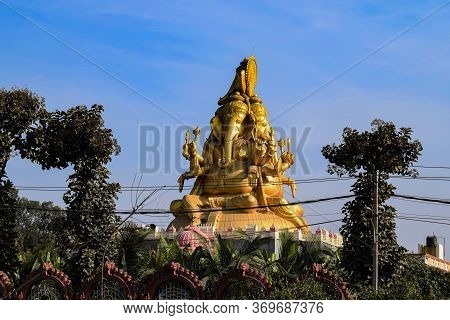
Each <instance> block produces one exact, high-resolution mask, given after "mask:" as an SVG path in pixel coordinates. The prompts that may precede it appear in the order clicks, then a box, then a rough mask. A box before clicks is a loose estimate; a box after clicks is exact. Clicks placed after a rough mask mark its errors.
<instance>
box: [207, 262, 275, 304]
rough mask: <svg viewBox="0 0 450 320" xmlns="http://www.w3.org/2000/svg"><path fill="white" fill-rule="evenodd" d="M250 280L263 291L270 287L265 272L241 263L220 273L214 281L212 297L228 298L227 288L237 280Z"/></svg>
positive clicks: (218, 298) (216, 298) (217, 298)
mask: <svg viewBox="0 0 450 320" xmlns="http://www.w3.org/2000/svg"><path fill="white" fill-rule="evenodd" d="M245 281H247V282H250V283H252V284H253V285H255V286H257V287H259V288H260V289H261V290H263V291H268V290H270V288H271V283H270V281H269V279H268V278H267V277H266V275H265V274H263V273H262V272H260V271H258V270H256V269H253V268H251V267H250V266H249V265H248V264H246V263H243V264H241V265H240V266H239V268H237V269H232V270H230V271H228V272H227V273H225V274H224V275H222V276H221V277H220V278H219V279H218V280H217V282H216V285H215V287H214V291H213V293H212V298H213V299H215V300H224V299H228V298H229V292H228V291H229V289H230V288H231V287H232V286H233V285H234V284H235V283H237V282H245Z"/></svg>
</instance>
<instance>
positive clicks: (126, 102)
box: [0, 0, 450, 256]
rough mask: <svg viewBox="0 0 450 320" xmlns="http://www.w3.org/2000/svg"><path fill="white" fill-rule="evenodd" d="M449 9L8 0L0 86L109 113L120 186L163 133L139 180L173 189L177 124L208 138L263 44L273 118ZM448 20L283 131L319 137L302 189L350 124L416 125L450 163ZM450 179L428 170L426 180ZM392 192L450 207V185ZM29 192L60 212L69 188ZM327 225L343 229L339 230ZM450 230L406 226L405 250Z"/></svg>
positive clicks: (344, 189) (25, 178)
mask: <svg viewBox="0 0 450 320" xmlns="http://www.w3.org/2000/svg"><path fill="white" fill-rule="evenodd" d="M444 3H445V1H443V0H441V1H396V2H393V1H358V2H355V1H339V2H336V1H259V2H256V1H254V2H253V1H246V2H238V1H151V2H150V1H135V0H131V1H126V2H125V1H26V2H24V1H12V0H8V1H3V0H1V1H0V36H1V39H2V47H1V50H0V86H3V87H6V88H9V87H11V86H13V85H16V86H20V87H22V86H26V87H28V88H29V89H31V90H32V91H34V92H36V93H38V94H40V95H42V96H44V97H45V99H46V102H47V106H48V108H49V109H55V108H61V109H65V108H68V107H70V106H75V105H80V104H84V105H92V104H94V103H99V104H102V105H104V106H105V121H106V125H107V126H108V127H110V128H112V129H113V132H114V134H115V136H116V137H117V139H118V140H119V143H120V145H121V146H122V153H121V154H120V155H119V156H118V157H116V158H114V160H113V162H112V163H111V164H110V166H109V167H110V170H111V172H112V180H114V181H118V182H120V183H121V184H122V185H123V186H130V185H131V183H132V180H133V177H134V175H135V174H136V173H139V171H140V166H139V158H140V150H141V149H140V145H141V143H142V141H141V142H140V138H139V128H140V127H141V126H152V127H155V128H157V129H158V130H160V132H162V136H164V137H165V140H164V141H163V142H161V145H160V147H159V149H158V150H159V151H160V163H161V165H160V170H159V171H158V172H157V173H156V174H144V176H143V179H142V184H143V185H174V184H176V179H177V177H178V175H179V174H180V170H181V169H180V165H181V164H182V166H183V167H184V168H186V167H187V164H186V163H184V162H182V161H181V160H180V159H181V156H180V150H179V141H180V139H182V138H183V136H184V135H183V133H182V131H180V130H179V128H180V125H181V124H184V125H188V126H191V127H195V126H197V125H199V126H203V127H204V132H203V133H204V134H207V133H208V132H206V131H207V129H208V128H207V125H208V123H209V120H210V118H211V117H212V115H213V113H214V111H215V110H216V108H217V100H218V98H219V97H220V96H222V95H223V94H224V93H226V91H227V89H228V87H229V85H230V83H231V81H232V79H233V76H234V69H235V67H236V66H237V65H238V63H239V62H240V61H241V59H242V58H243V57H244V56H249V55H250V54H251V53H252V50H253V49H252V48H254V53H255V56H256V58H257V60H258V66H259V82H258V86H257V92H258V94H259V96H260V97H261V98H262V99H263V101H264V104H265V105H266V106H267V107H268V109H269V113H270V116H271V117H274V116H275V115H278V114H280V113H281V112H282V111H283V110H285V109H286V108H287V107H288V106H290V105H292V104H293V103H294V102H296V101H298V100H299V99H301V98H302V97H304V96H305V95H306V94H308V93H309V92H311V91H312V90H313V89H315V88H317V87H318V86H320V85H322V84H323V83H325V82H326V81H328V80H329V79H330V78H332V77H333V76H334V75H336V74H338V73H339V72H340V71H342V70H344V69H345V68H347V67H349V66H350V65H352V64H353V63H355V62H356V61H357V60H358V59H360V58H361V57H363V56H365V55H366V54H369V53H370V52H372V51H373V50H374V49H376V48H377V47H379V46H380V45H381V44H383V43H384V42H386V41H387V40H389V39H391V38H392V37H394V36H395V35H397V34H398V33H399V32H402V31H403V30H405V28H407V27H408V26H410V25H411V24H413V23H415V22H417V21H418V20H420V19H421V18H422V17H424V16H425V15H427V14H428V13H429V12H431V11H432V10H434V9H435V8H437V7H439V6H441V5H442V4H444ZM5 4H7V5H5ZM8 6H11V7H13V8H14V10H16V11H17V12H18V13H17V12H15V11H14V10H12V9H11V8H10V7H8ZM23 16H26V17H28V18H29V19H30V20H31V21H32V22H34V23H35V24H33V23H32V22H30V21H29V20H26V19H25V18H24V17H23ZM449 16H450V5H449V6H447V7H445V8H443V9H442V10H440V11H439V12H438V13H436V14H435V15H433V16H432V17H430V18H429V19H428V20H426V21H425V22H423V23H422V24H420V25H418V26H417V27H415V28H413V29H412V30H410V31H409V32H407V33H406V34H404V35H403V36H402V37H400V38H399V39H397V40H395V41H393V42H392V43H391V44H389V45H388V46H386V47H385V48H383V49H382V50H380V51H379V52H378V53H377V54H375V55H374V56H372V57H370V58H369V59H367V60H365V61H364V62H362V63H361V64H360V65H358V66H356V67H355V68H354V69H353V70H351V71H349V72H348V73H346V74H345V75H343V76H342V77H340V78H338V79H337V80H336V81H334V82H332V83H330V84H329V85H328V86H326V87H324V88H323V89H321V90H319V91H318V92H317V93H315V94H314V95H312V96H311V97H310V98H308V99H306V100H305V101H303V102H302V103H300V104H298V105H297V106H296V107H294V108H292V109H291V110H289V111H288V112H285V113H283V114H282V115H281V116H280V117H277V118H276V119H274V121H272V125H274V126H276V127H278V128H280V129H283V130H290V128H296V130H297V133H298V134H301V132H302V130H303V129H304V128H307V127H311V128H312V131H311V134H310V135H309V136H308V139H306V141H305V142H304V144H303V145H302V147H301V150H302V152H301V153H300V154H299V155H298V156H299V157H303V159H304V161H303V163H305V162H306V163H307V164H308V170H305V168H300V167H299V166H298V167H297V168H296V170H295V172H291V174H292V176H293V177H294V178H295V179H300V178H314V177H325V176H327V173H326V164H327V163H326V161H325V160H324V159H323V157H322V156H321V153H320V150H321V147H322V146H323V145H325V144H328V143H331V142H335V141H338V140H339V137H340V135H341V132H342V129H343V128H344V127H346V126H350V127H354V128H357V129H361V130H363V129H368V128H369V124H370V122H371V121H372V120H373V119H374V118H382V119H384V120H390V121H394V122H395V123H396V124H397V125H398V126H409V127H412V128H413V130H414V137H415V138H418V139H420V140H421V141H422V143H423V146H424V152H423V155H422V157H421V159H420V164H423V165H431V166H433V165H439V166H449V165H450V153H449V150H450V139H448V137H449V133H450V128H449V125H448V124H449V120H450V116H449V113H448V109H449V103H450V90H449V86H450V58H449V57H450V19H449ZM36 25H38V26H40V27H41V28H43V29H46V30H47V31H49V32H50V33H51V34H53V35H54V36H55V37H57V38H58V39H60V40H61V41H63V42H64V43H66V44H67V45H68V46H70V47H72V48H73V49H74V50H71V49H69V48H68V47H67V46H65V45H63V44H62V43H61V42H60V41H57V40H55V38H53V37H52V36H49V34H47V33H46V32H44V31H42V30H40V29H39V28H38V27H37V26H36ZM75 51H77V52H78V53H76V52H75ZM79 53H81V55H83V56H84V57H87V58H88V59H89V60H90V62H89V61H87V60H86V59H85V58H83V57H82V56H81V55H80V54H79ZM99 67H101V68H103V69H104V70H106V71H107V72H108V73H109V74H107V73H105V72H104V71H102V70H101V69H100V68H99ZM111 74H113V75H114V76H115V77H117V78H118V79H120V81H118V80H117V79H114V78H113V77H111ZM124 83H126V84H128V86H131V87H132V88H133V89H134V91H133V90H130V88H129V87H127V86H125V85H124ZM136 92H138V93H139V94H137V93H136ZM144 97H147V98H149V99H150V100H151V101H153V102H154V103H156V104H157V105H158V106H159V108H162V109H164V110H166V112H162V111H160V109H158V108H156V107H155V106H154V104H153V103H152V102H150V101H149V100H148V99H146V98H144ZM180 120H181V123H180ZM203 127H202V128H203ZM177 128H178V130H177ZM164 130H166V131H164ZM164 132H166V133H167V134H166V135H164ZM292 138H295V137H292ZM297 140H298V139H297ZM176 142H178V144H177V143H176ZM298 150H300V148H298ZM165 168H170V169H171V170H167V169H165ZM7 170H8V173H9V176H10V177H11V179H12V180H13V181H14V183H15V184H16V185H18V186H42V185H44V186H65V185H66V183H65V180H66V179H67V176H68V175H69V174H70V169H67V170H63V171H56V170H53V171H47V172H42V171H41V170H40V168H39V167H38V166H36V165H33V164H30V163H28V162H27V161H24V160H21V159H17V158H15V159H13V160H12V161H11V162H10V163H9V165H8V168H7ZM449 173H450V171H449V170H430V169H427V170H425V169H424V170H421V175H422V176H449ZM393 182H394V183H395V184H396V185H397V186H398V193H402V194H414V195H421V196H430V197H442V198H449V190H450V188H449V186H450V184H449V182H436V181H434V182H427V181H409V180H408V181H403V180H402V181H397V180H396V181H393ZM348 190H349V183H346V182H332V183H331V182H330V183H322V184H305V185H300V189H299V192H298V194H299V195H298V197H299V198H300V199H313V198H319V197H324V196H333V195H342V194H346V193H348ZM21 194H22V195H24V196H27V197H30V198H34V199H39V200H47V199H49V200H53V201H54V202H56V203H57V204H60V205H62V204H63V203H62V199H61V193H58V192H22V193H21ZM178 197H180V195H179V194H178V192H176V191H169V192H165V193H161V194H160V195H159V198H157V199H156V200H155V201H154V202H153V203H152V204H151V207H155V208H167V207H168V205H169V203H170V201H171V200H173V199H175V198H178ZM342 204H343V202H342V201H341V202H339V201H338V202H333V203H326V204H320V205H314V206H310V207H305V211H306V215H307V217H308V221H309V222H310V223H316V222H320V221H324V220H328V219H334V218H337V217H339V216H338V215H335V216H320V214H331V213H337V212H339V210H340V207H341V206H342ZM392 204H394V205H395V206H396V207H397V208H398V209H399V211H400V212H405V213H413V214H436V215H444V216H447V217H450V213H449V210H448V206H437V205H424V204H418V203H411V202H405V201H399V200H395V201H392ZM117 207H118V209H129V208H130V195H129V194H128V193H123V194H121V195H120V198H119V201H118V204H117ZM327 227H329V228H331V229H333V230H337V229H338V227H339V225H328V226H327ZM449 230H450V229H449V226H439V225H433V224H423V223H415V222H406V221H399V222H398V234H399V240H400V243H401V244H403V245H405V246H406V247H407V248H408V249H410V250H416V247H417V243H419V242H424V240H425V236H426V235H429V234H431V233H433V232H434V233H436V234H438V235H446V236H447V242H448V243H450V237H449V235H450V232H449ZM447 255H448V256H449V255H450V250H447Z"/></svg>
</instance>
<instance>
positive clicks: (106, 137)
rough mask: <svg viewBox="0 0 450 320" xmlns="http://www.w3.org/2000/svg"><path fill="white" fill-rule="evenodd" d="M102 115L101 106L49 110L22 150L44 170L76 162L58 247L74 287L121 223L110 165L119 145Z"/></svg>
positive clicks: (90, 270) (95, 264)
mask: <svg viewBox="0 0 450 320" xmlns="http://www.w3.org/2000/svg"><path fill="white" fill-rule="evenodd" d="M102 113H103V107H102V106H100V105H94V106H92V107H91V108H87V107H85V106H77V107H73V108H70V109H68V110H67V111H55V112H45V113H44V115H43V116H42V117H41V119H40V121H39V125H38V126H36V127H35V128H33V130H32V131H31V132H30V133H29V134H28V136H27V141H26V146H25V148H24V149H23V150H22V156H23V157H27V158H29V159H31V160H32V161H34V162H37V163H39V164H40V165H41V166H42V168H43V169H51V168H60V169H61V168H66V167H68V166H69V165H71V166H73V170H74V172H73V173H72V174H71V175H70V176H69V179H68V181H69V191H68V192H66V193H65V194H64V201H65V203H66V204H67V212H66V217H65V219H64V220H63V221H62V223H61V224H60V226H59V227H60V230H61V235H60V237H59V238H58V246H59V248H60V253H61V256H62V257H63V258H64V260H65V263H66V269H65V271H66V272H67V274H68V275H69V276H70V277H71V279H72V282H73V284H74V287H75V288H77V287H78V286H80V285H81V282H82V280H83V279H85V278H86V277H88V276H90V275H91V274H92V273H93V271H94V270H95V269H96V268H97V267H98V266H99V265H100V264H101V262H102V253H103V250H104V246H105V245H106V244H107V243H108V240H109V239H110V238H111V237H112V233H113V231H114V228H115V224H116V222H117V217H116V215H115V214H114V210H115V200H116V198H117V193H118V192H119V189H120V187H119V185H118V184H117V183H110V182H109V181H108V180H109V176H110V172H109V170H108V169H107V167H106V165H107V163H108V162H110V161H111V158H112V156H113V155H117V154H118V153H119V152H120V147H119V145H118V143H117V141H116V139H115V138H114V137H113V134H112V131H111V130H110V129H108V128H105V126H104V121H103V118H102ZM108 251H110V252H107V253H108V254H107V255H106V258H107V259H108V258H112V256H113V255H114V250H113V249H111V250H108Z"/></svg>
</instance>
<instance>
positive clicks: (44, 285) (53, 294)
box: [15, 263, 72, 300]
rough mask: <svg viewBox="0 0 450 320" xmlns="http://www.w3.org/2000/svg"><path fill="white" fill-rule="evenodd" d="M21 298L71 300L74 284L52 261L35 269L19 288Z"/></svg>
mask: <svg viewBox="0 0 450 320" xmlns="http://www.w3.org/2000/svg"><path fill="white" fill-rule="evenodd" d="M15 298H17V299H19V300H69V299H72V285H71V282H70V280H69V278H68V277H67V276H66V275H65V274H64V273H63V272H62V271H60V270H58V269H55V268H54V267H53V265H52V264H51V263H44V264H43V265H42V267H41V268H39V269H37V270H35V271H33V272H32V273H30V275H29V276H28V277H27V278H26V279H25V281H24V282H23V284H22V285H21V286H20V287H19V288H18V289H17V294H16V296H15Z"/></svg>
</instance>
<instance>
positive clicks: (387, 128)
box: [322, 120, 422, 282]
mask: <svg viewBox="0 0 450 320" xmlns="http://www.w3.org/2000/svg"><path fill="white" fill-rule="evenodd" d="M411 135H412V130H411V129H410V128H400V130H398V131H397V129H396V127H395V125H394V124H393V123H391V122H384V121H382V120H374V121H373V122H372V130H371V131H363V132H358V131H357V130H354V129H350V128H345V129H344V131H343V137H342V138H343V139H342V142H341V143H340V144H339V145H336V144H331V145H327V146H325V147H324V148H323V149H322V154H323V155H324V157H325V158H326V159H327V160H328V161H329V162H330V164H329V166H328V172H329V173H330V174H337V175H339V176H342V175H344V174H348V175H349V176H351V177H355V178H357V180H356V183H355V184H353V186H352V189H351V190H352V192H354V194H355V199H354V200H352V201H350V202H347V203H346V204H345V205H344V207H343V213H344V214H345V218H344V220H343V226H342V227H341V234H342V236H343V238H344V245H343V250H342V264H343V266H344V268H345V269H346V270H347V271H348V272H349V273H350V275H351V276H352V280H354V281H366V280H369V279H370V278H371V274H372V247H371V243H372V241H373V240H372V239H373V226H372V215H373V214H372V210H373V202H374V197H373V180H372V178H373V176H374V175H376V174H378V177H379V208H378V209H379V254H380V256H379V260H380V263H379V266H380V269H379V275H380V280H381V281H384V282H388V281H389V280H390V279H391V277H392V276H393V274H394V272H395V270H397V267H398V266H399V265H400V263H401V258H402V256H403V253H404V252H405V251H404V249H403V248H401V247H399V245H398V244H397V236H396V230H395V228H396V225H395V216H396V211H395V208H394V207H392V206H389V205H387V204H386V201H387V200H388V199H389V198H390V197H391V196H392V195H393V193H394V190H395V187H394V186H393V185H391V184H390V183H389V182H388V179H389V175H390V174H398V175H409V176H416V175H417V172H416V171H415V170H414V169H411V165H412V164H413V163H414V162H415V161H417V159H418V157H419V155H420V153H421V151H422V145H421V143H420V142H419V141H418V140H414V141H413V140H412V139H411Z"/></svg>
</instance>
